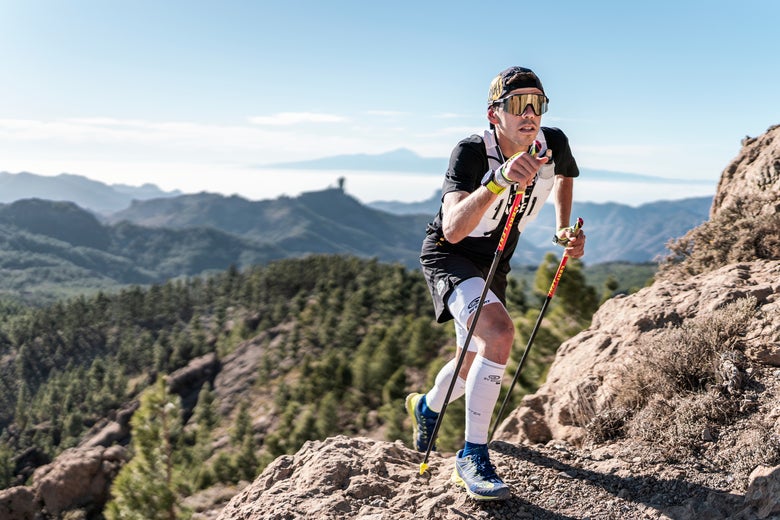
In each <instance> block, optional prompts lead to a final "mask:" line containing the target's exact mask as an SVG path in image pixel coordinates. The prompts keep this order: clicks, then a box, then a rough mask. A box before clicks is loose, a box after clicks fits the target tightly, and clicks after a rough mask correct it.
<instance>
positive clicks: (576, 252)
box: [555, 226, 585, 258]
mask: <svg viewBox="0 0 780 520" xmlns="http://www.w3.org/2000/svg"><path fill="white" fill-rule="evenodd" d="M555 237H556V239H557V240H556V243H557V244H558V245H560V246H563V248H564V254H565V255H566V256H568V257H570V258H582V256H583V255H584V254H585V233H584V232H583V231H582V229H577V230H576V231H575V229H574V226H569V227H565V228H561V229H559V230H558V232H557V233H555Z"/></svg>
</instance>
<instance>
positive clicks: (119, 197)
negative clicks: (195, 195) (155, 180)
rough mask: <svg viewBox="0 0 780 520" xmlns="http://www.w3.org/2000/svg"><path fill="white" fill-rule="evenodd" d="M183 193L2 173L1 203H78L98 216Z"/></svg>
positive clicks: (75, 178)
mask: <svg viewBox="0 0 780 520" xmlns="http://www.w3.org/2000/svg"><path fill="white" fill-rule="evenodd" d="M181 194H182V192H181V191H179V190H172V191H163V190H161V189H160V188H158V187H157V186H156V185H154V184H151V183H145V184H143V185H141V186H129V185H126V184H112V185H108V184H105V183H103V182H100V181H95V180H92V179H89V178H87V177H85V176H83V175H76V174H72V173H61V174H59V175H54V176H48V175H38V174H35V173H30V172H19V173H9V172H0V203H10V202H15V201H17V200H20V199H28V198H39V199H46V200H55V201H70V202H75V203H76V204H78V205H79V206H81V207H82V208H86V209H89V210H92V211H95V212H97V213H110V212H114V211H118V210H120V209H122V208H125V207H127V206H128V205H130V203H131V202H132V201H133V200H135V199H150V198H157V197H174V196H178V195H181Z"/></svg>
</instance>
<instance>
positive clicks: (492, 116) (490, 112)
mask: <svg viewBox="0 0 780 520" xmlns="http://www.w3.org/2000/svg"><path fill="white" fill-rule="evenodd" d="M496 109H497V107H496V106H495V105H492V106H489V107H488V109H487V119H488V121H490V123H491V124H494V125H496V124H498V117H496Z"/></svg>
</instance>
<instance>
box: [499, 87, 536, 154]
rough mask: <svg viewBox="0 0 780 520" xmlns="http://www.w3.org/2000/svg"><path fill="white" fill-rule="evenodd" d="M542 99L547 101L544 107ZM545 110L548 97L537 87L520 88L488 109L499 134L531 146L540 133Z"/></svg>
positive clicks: (521, 144)
mask: <svg viewBox="0 0 780 520" xmlns="http://www.w3.org/2000/svg"><path fill="white" fill-rule="evenodd" d="M523 94H531V96H523ZM509 98H511V99H509ZM542 101H544V102H545V104H544V108H542ZM534 105H535V106H536V111H538V114H537V112H536V111H535V110H534ZM544 110H546V98H545V97H544V94H543V93H542V91H541V90H539V89H538V88H535V87H527V88H519V89H515V90H513V91H512V92H510V94H509V96H507V98H506V99H505V100H504V101H503V102H501V103H499V104H497V105H494V106H493V107H491V108H490V109H489V110H488V120H489V121H490V122H491V123H493V124H494V125H495V127H496V131H497V132H498V133H499V134H501V135H503V136H504V137H506V138H508V139H509V140H511V141H512V142H514V143H516V144H518V145H520V146H529V145H530V144H531V143H532V142H533V141H534V139H535V138H536V135H537V134H538V133H539V127H540V126H541V124H542V112H543V111H544Z"/></svg>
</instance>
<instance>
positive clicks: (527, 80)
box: [488, 67, 544, 105]
mask: <svg viewBox="0 0 780 520" xmlns="http://www.w3.org/2000/svg"><path fill="white" fill-rule="evenodd" d="M526 87H536V88H538V89H539V90H541V91H542V93H543V94H544V88H543V87H542V81H541V80H540V79H539V77H538V76H537V75H536V74H535V73H534V71H532V70H531V69H526V68H525V67H509V68H508V69H506V70H504V71H503V72H501V73H500V74H499V75H498V76H496V77H495V78H493V81H491V82H490V90H488V105H492V104H493V103H495V102H496V101H500V100H502V99H503V98H505V97H506V96H507V94H509V93H510V92H512V91H513V90H515V89H518V88H526Z"/></svg>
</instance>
